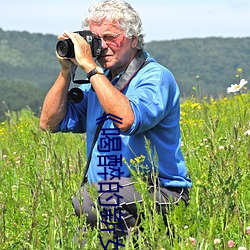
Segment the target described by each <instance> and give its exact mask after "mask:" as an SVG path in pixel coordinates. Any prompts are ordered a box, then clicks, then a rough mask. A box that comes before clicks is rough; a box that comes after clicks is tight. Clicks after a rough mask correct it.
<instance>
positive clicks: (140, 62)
mask: <svg viewBox="0 0 250 250" xmlns="http://www.w3.org/2000/svg"><path fill="white" fill-rule="evenodd" d="M149 62H150V61H146V55H145V53H144V52H143V50H139V51H138V53H137V55H136V57H135V58H134V59H133V60H132V61H131V63H130V64H129V66H128V67H127V69H126V70H125V72H124V73H123V74H122V75H121V77H120V79H119V80H118V82H117V83H116V85H115V88H116V89H118V90H119V91H120V92H122V91H123V90H124V89H125V88H126V87H127V86H128V84H129V83H130V81H131V80H132V78H133V77H134V76H135V75H136V73H137V72H138V71H139V70H140V69H141V68H143V67H144V66H146V65H147V64H148V63H149ZM88 83H89V82H88ZM103 115H105V112H104V113H103ZM102 125H103V123H99V124H98V126H97V128H96V131H95V135H94V139H93V141H92V145H91V149H90V153H89V156H88V160H87V163H86V167H85V170H84V175H83V180H82V184H81V186H83V185H84V183H86V182H87V174H88V170H89V164H90V161H91V158H92V153H93V149H94V147H95V144H96V141H97V139H98V136H99V133H100V131H101V128H102Z"/></svg>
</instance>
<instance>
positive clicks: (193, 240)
mask: <svg viewBox="0 0 250 250" xmlns="http://www.w3.org/2000/svg"><path fill="white" fill-rule="evenodd" d="M189 240H190V242H191V244H192V245H193V246H194V245H195V243H196V239H195V238H193V237H189Z"/></svg>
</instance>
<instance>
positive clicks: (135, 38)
mask: <svg viewBox="0 0 250 250" xmlns="http://www.w3.org/2000/svg"><path fill="white" fill-rule="evenodd" d="M137 43H138V37H132V42H131V47H132V48H133V49H134V48H136V46H137Z"/></svg>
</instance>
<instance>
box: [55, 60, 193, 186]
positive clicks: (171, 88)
mask: <svg viewBox="0 0 250 250" xmlns="http://www.w3.org/2000/svg"><path fill="white" fill-rule="evenodd" d="M147 61H150V63H148V64H147V65H146V66H145V67H143V68H142V69H140V70H139V71H138V72H137V74H136V75H135V76H134V77H133V78H132V80H131V81H130V83H129V85H128V86H127V87H126V88H125V89H124V90H123V91H122V93H123V94H124V95H125V96H126V97H127V98H128V99H129V101H130V104H131V107H132V109H133V112H134V117H135V120H134V122H133V124H132V126H131V128H130V129H129V130H128V131H126V132H125V133H123V132H121V134H120V138H121V143H122V145H121V151H114V152H112V155H117V156H120V155H122V157H123V158H125V162H126V163H125V162H123V163H122V168H121V172H123V174H122V176H125V177H129V176H130V171H129V169H128V167H127V164H130V159H134V158H135V157H137V156H140V155H144V156H145V161H144V162H143V165H145V166H147V167H149V168H150V169H151V168H152V159H151V160H150V157H149V156H148V152H147V151H148V150H147V149H146V139H147V141H148V142H149V145H150V148H151V154H152V158H153V159H157V161H158V162H157V164H156V165H157V166H154V167H155V168H156V167H157V171H158V175H159V179H160V182H161V184H162V185H163V186H173V187H191V185H192V184H191V180H190V179H189V178H188V176H187V168H186V165H185V161H184V158H183V155H182V152H181V137H180V124H179V119H180V103H179V96H180V91H179V88H178V86H177V83H176V81H175V79H174V77H173V75H172V73H171V72H170V71H169V70H168V69H166V68H165V67H163V66H162V65H160V64H159V63H157V62H156V61H155V60H154V59H153V58H151V57H150V56H149V55H147ZM107 74H108V71H107ZM119 77H120V75H118V76H117V77H116V78H115V79H113V81H112V84H113V85H115V83H116V82H117V81H118V79H119ZM80 88H81V89H82V90H83V93H84V98H83V100H82V101H81V102H80V103H78V104H76V103H70V102H68V108H67V113H66V116H65V117H64V119H63V121H62V122H61V123H60V124H59V126H58V131H62V132H69V131H71V132H75V133H83V132H86V135H87V137H86V138H87V155H89V153H90V149H91V145H92V141H93V138H94V134H95V130H96V128H97V125H96V119H97V118H99V117H101V116H102V115H103V109H102V107H101V105H100V103H99V101H98V99H97V96H96V94H95V92H94V91H93V90H92V89H91V86H90V84H83V85H81V86H80ZM102 128H103V129H105V128H112V129H114V128H115V126H114V124H113V122H112V121H111V120H107V121H105V122H104V124H103V127H102ZM100 138H101V135H100V134H99V138H98V140H97V143H96V144H95V147H94V149H93V153H92V159H91V162H90V166H89V170H88V181H89V182H98V181H101V180H103V178H104V175H102V174H98V173H101V172H104V170H103V169H104V168H103V167H100V166H98V164H99V165H100V159H101V156H103V157H105V155H107V153H105V152H100V150H98V144H99V143H100ZM154 152H156V154H157V155H154ZM109 154H111V153H109Z"/></svg>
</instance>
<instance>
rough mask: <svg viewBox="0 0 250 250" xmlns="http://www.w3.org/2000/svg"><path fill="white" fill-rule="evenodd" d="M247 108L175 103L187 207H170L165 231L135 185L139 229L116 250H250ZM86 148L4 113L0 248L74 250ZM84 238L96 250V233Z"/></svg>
mask: <svg viewBox="0 0 250 250" xmlns="http://www.w3.org/2000/svg"><path fill="white" fill-rule="evenodd" d="M249 103H250V95H249V94H244V95H241V96H233V97H231V98H229V99H227V98H224V99H220V100H213V99H210V100H202V101H197V100H196V99H195V98H193V99H192V98H191V99H189V100H186V101H185V102H184V103H183V104H182V105H181V112H182V113H181V128H182V139H183V145H182V150H183V153H184V156H185V159H186V162H187V165H188V169H189V173H190V176H191V178H192V180H193V188H192V189H191V191H190V197H191V201H190V204H189V205H188V206H187V207H184V206H183V205H182V204H180V205H178V206H175V207H173V208H172V209H171V210H170V211H169V214H168V215H167V220H168V221H169V222H170V224H169V225H168V226H165V225H164V223H163V218H162V215H159V214H157V213H156V212H155V210H154V209H153V208H154V203H153V202H152V201H151V200H150V199H149V197H148V196H147V187H146V185H144V184H145V183H144V182H143V181H141V182H140V185H139V186H138V190H139V191H140V192H141V193H142V194H143V197H144V203H143V204H142V205H140V206H139V209H140V211H141V212H143V213H144V217H143V219H142V222H141V225H142V229H141V228H140V229H137V230H135V231H136V233H135V231H132V232H131V234H129V235H128V237H127V238H124V239H123V243H124V244H125V247H124V248H119V249H129V250H130V249H131V250H133V249H144V250H145V249H153V250H154V249H157V250H160V249H162V250H163V249H166V250H168V249H228V241H229V240H232V241H233V242H234V245H235V246H234V248H235V249H238V247H240V246H244V247H245V248H246V249H250V242H249V241H250V235H249V234H248V233H247V232H246V229H247V227H248V226H250V181H249V180H250V164H249V162H250V135H248V133H250V131H249V130H250V112H249ZM85 147H86V145H85V139H84V135H81V134H61V133H60V134H50V133H44V132H41V131H40V130H39V126H38V118H37V117H35V116H34V115H33V114H32V112H31V111H30V110H28V109H27V110H23V111H21V112H20V113H18V114H15V113H8V114H6V121H4V122H2V123H1V124H0V249H8V250H9V249H13V250H14V249H18V250H19V249H53V250H54V249H80V246H79V245H78V244H77V242H76V241H74V235H75V234H77V233H76V228H77V227H78V226H81V225H85V220H84V217H83V218H82V219H81V220H80V221H79V220H78V219H77V218H76V217H75V215H74V211H73V208H72V205H71V197H72V196H73V195H75V193H76V191H77V190H78V189H79V186H80V184H81V181H82V173H83V168H84V166H85V160H86V159H85ZM132 164H141V162H140V159H139V160H138V159H135V161H133V162H132ZM135 175H136V174H135ZM135 178H137V179H138V180H140V176H135ZM143 183H144V184H143ZM149 208H151V209H149ZM85 226H86V225H85ZM105 237H106V240H108V237H109V236H107V235H106V236H105ZM86 238H87V245H86V247H85V249H92V250H93V249H103V247H102V246H101V243H100V240H99V231H98V230H97V229H91V228H89V230H88V232H87V233H86ZM109 249H111V248H109Z"/></svg>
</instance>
